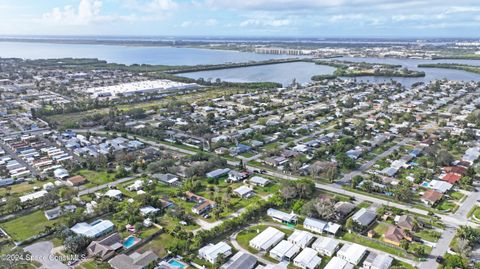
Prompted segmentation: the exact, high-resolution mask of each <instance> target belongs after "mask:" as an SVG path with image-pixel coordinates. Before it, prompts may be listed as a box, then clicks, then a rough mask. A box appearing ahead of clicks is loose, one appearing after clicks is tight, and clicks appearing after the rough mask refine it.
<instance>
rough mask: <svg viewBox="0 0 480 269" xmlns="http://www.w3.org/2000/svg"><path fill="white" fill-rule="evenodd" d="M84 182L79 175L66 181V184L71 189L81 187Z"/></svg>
mask: <svg viewBox="0 0 480 269" xmlns="http://www.w3.org/2000/svg"><path fill="white" fill-rule="evenodd" d="M86 182H87V180H86V179H85V178H84V177H83V176H80V175H78V176H73V177H69V178H68V179H67V184H68V185H70V186H72V187H76V186H80V185H83V184H85V183H86Z"/></svg>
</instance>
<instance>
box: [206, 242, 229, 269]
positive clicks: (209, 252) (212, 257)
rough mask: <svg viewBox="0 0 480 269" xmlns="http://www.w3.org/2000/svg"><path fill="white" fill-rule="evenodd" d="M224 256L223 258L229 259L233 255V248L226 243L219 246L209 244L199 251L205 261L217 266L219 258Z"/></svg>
mask: <svg viewBox="0 0 480 269" xmlns="http://www.w3.org/2000/svg"><path fill="white" fill-rule="evenodd" d="M220 255H222V256H223V257H225V258H227V257H228V256H230V255H232V247H230V246H229V245H228V244H227V243H225V242H218V243H217V244H215V245H214V244H208V245H206V246H204V247H202V248H201V249H200V250H199V251H198V256H199V257H200V258H201V259H204V260H206V261H208V262H210V263H211V264H215V262H216V261H217V258H218V256H220Z"/></svg>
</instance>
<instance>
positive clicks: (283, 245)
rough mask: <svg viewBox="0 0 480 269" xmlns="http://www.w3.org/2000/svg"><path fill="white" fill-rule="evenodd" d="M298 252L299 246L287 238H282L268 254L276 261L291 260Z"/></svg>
mask: <svg viewBox="0 0 480 269" xmlns="http://www.w3.org/2000/svg"><path fill="white" fill-rule="evenodd" d="M298 252H300V247H298V246H296V245H294V244H293V243H292V242H289V241H287V240H282V242H280V243H278V245H276V246H275V247H274V248H273V249H272V250H270V256H271V257H272V258H274V259H276V260H278V261H291V260H292V258H293V257H295V255H297V254H298Z"/></svg>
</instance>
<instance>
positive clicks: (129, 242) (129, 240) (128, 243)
mask: <svg viewBox="0 0 480 269" xmlns="http://www.w3.org/2000/svg"><path fill="white" fill-rule="evenodd" d="M134 244H135V237H133V236H130V237H129V238H127V240H125V242H123V246H124V247H125V248H130V247H132V246H133V245H134Z"/></svg>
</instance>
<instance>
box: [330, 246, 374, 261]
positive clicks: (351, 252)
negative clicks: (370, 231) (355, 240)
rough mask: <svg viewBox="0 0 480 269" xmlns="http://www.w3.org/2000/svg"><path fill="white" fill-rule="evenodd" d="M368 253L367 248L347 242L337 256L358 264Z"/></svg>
mask: <svg viewBox="0 0 480 269" xmlns="http://www.w3.org/2000/svg"><path fill="white" fill-rule="evenodd" d="M366 254H367V248H366V247H364V246H361V245H359V244H345V245H343V247H342V248H341V249H340V250H339V251H338V252H337V256H338V257H340V258H342V259H344V260H346V261H348V262H349V263H352V264H354V265H358V263H359V262H360V261H361V260H362V258H363V257H364V256H365V255H366Z"/></svg>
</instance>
